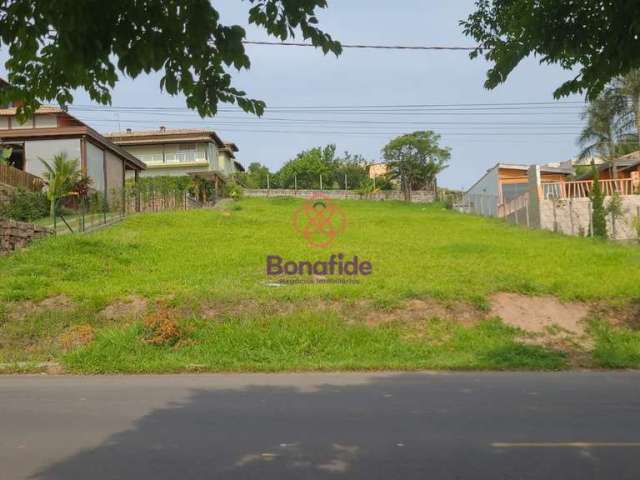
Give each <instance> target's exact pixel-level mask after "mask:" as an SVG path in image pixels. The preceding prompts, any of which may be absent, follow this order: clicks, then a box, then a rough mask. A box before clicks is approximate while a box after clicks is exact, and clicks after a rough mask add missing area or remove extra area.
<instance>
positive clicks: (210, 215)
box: [0, 199, 640, 303]
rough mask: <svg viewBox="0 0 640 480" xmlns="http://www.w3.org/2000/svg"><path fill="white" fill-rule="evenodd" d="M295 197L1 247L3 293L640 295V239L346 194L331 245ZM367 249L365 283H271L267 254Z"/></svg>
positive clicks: (102, 297)
mask: <svg viewBox="0 0 640 480" xmlns="http://www.w3.org/2000/svg"><path fill="white" fill-rule="evenodd" d="M297 206H299V202H297V201H295V200H290V199H277V200H263V199H245V200H242V201H241V202H240V204H239V207H240V209H239V210H230V211H226V212H225V211H217V210H192V211H189V212H168V213H159V214H145V215H138V216H133V217H130V218H128V219H127V220H126V221H125V222H123V223H122V224H119V225H116V226H114V227H112V228H108V229H105V230H102V231H99V232H95V233H93V234H91V235H84V236H76V235H73V236H64V237H59V238H54V239H50V240H46V241H44V242H40V244H38V245H36V246H34V247H33V248H30V249H28V250H26V251H23V252H19V253H17V254H14V255H11V256H9V257H4V258H0V277H1V278H2V279H3V281H2V282H0V299H4V300H16V299H29V298H31V299H41V298H46V297H50V296H53V295H57V294H65V295H67V296H69V297H71V298H74V299H76V300H78V301H81V302H87V301H91V302H94V301H98V302H102V303H107V302H110V301H113V300H115V299H118V298H121V297H122V296H124V295H129V294H139V295H142V296H146V297H150V298H154V297H159V296H166V295H169V294H171V295H175V296H176V297H178V298H179V299H185V300H186V299H191V298H195V299H204V298H207V299H212V298H213V299H227V300H228V299H242V298H252V299H255V298H273V297H276V298H281V299H290V298H314V297H316V298H317V297H324V298H344V297H350V298H358V297H364V298H372V299H378V300H380V301H381V302H386V301H397V300H398V299H401V298H409V297H420V296H428V297H437V298H445V299H461V298H463V299H468V300H478V299H483V298H486V296H487V295H489V294H491V293H492V292H497V291H517V292H523V293H530V294H542V293H549V294H554V295H558V296H560V297H562V298H564V299H582V300H590V299H607V300H611V299H620V300H627V299H632V298H638V297H640V282H638V281H637V278H638V277H637V275H634V274H633V273H634V272H636V273H637V272H638V271H639V270H640V249H639V248H637V247H636V246H621V245H612V244H606V243H602V242H598V241H593V240H589V239H581V238H573V237H565V236H561V235H555V234H552V233H549V232H542V231H534V230H529V231H527V230H524V229H522V228H519V227H515V226H509V225H506V224H503V223H502V222H500V221H498V220H491V219H486V218H479V217H473V216H465V215H462V214H458V213H454V212H450V211H446V210H444V209H442V208H441V207H440V206H439V205H432V206H420V205H405V204H403V203H397V202H380V203H373V202H359V201H350V202H349V201H345V202H342V203H341V206H342V207H343V208H344V210H345V211H346V214H347V216H348V221H349V224H348V228H347V231H346V232H345V233H344V235H343V236H341V237H340V238H339V239H338V241H336V243H335V245H334V246H333V248H331V249H330V250H328V251H323V250H313V249H309V248H308V247H307V246H306V245H305V242H304V241H303V239H302V238H300V236H299V235H298V234H296V233H295V232H294V231H293V229H292V228H291V215H292V212H293V210H294V209H295V208H296V207H297ZM332 252H334V253H338V252H340V253H344V254H345V255H358V256H359V257H360V258H361V259H362V258H365V259H368V260H371V262H372V263H373V267H374V273H373V275H371V276H369V277H367V278H366V279H364V281H363V282H362V283H361V284H360V285H355V286H349V287H345V286H344V285H322V286H318V285H312V286H294V287H286V288H272V287H269V286H267V281H266V280H267V279H266V275H265V257H266V256H267V255H270V254H278V255H281V256H283V257H285V258H290V259H297V260H304V259H324V258H326V257H327V256H328V255H329V253H332Z"/></svg>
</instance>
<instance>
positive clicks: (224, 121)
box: [83, 117, 581, 128]
mask: <svg viewBox="0 0 640 480" xmlns="http://www.w3.org/2000/svg"><path fill="white" fill-rule="evenodd" d="M83 118H84V120H86V121H89V122H95V121H105V122H125V123H126V122H132V123H149V124H156V123H157V122H155V121H153V120H145V119H139V118H133V119H122V118H120V119H111V118H90V117H83ZM172 122H173V123H181V124H203V123H211V124H215V125H247V126H263V125H268V124H273V123H275V124H277V125H283V124H293V125H299V124H311V125H335V126H342V125H344V126H347V127H350V126H359V125H373V126H376V125H398V126H423V127H428V126H435V125H438V126H443V125H445V126H458V125H461V126H478V127H488V128H491V127H494V126H499V127H507V128H509V127H517V128H520V127H527V128H529V127H580V126H581V124H580V123H577V122H490V123H488V122H441V121H435V122H434V121H422V122H409V121H407V122H392V121H391V122H390V121H368V120H329V119H296V118H261V119H252V120H242V119H237V118H226V117H222V118H220V119H212V120H202V119H192V120H173V121H172Z"/></svg>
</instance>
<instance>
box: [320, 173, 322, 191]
mask: <svg viewBox="0 0 640 480" xmlns="http://www.w3.org/2000/svg"><path fill="white" fill-rule="evenodd" d="M320 190H322V174H320Z"/></svg>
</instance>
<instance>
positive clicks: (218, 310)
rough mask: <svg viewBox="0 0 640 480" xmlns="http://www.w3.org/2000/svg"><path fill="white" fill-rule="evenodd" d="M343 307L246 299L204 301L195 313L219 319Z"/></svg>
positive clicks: (336, 303) (326, 302)
mask: <svg viewBox="0 0 640 480" xmlns="http://www.w3.org/2000/svg"><path fill="white" fill-rule="evenodd" d="M343 308H347V307H346V304H345V303H344V302H339V301H331V300H307V301H304V302H296V301H276V300H274V301H268V302H257V301H252V300H247V301H242V302H205V303H203V304H202V306H201V307H200V309H199V311H198V312H197V313H199V315H200V316H201V317H202V318H204V319H206V320H220V319H222V318H224V317H225V316H246V315H261V316H269V315H288V314H292V313H295V312H300V311H327V310H332V311H335V312H338V311H341V309H343Z"/></svg>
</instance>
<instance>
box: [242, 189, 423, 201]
mask: <svg viewBox="0 0 640 480" xmlns="http://www.w3.org/2000/svg"><path fill="white" fill-rule="evenodd" d="M244 195H245V196H247V197H298V198H308V197H311V196H312V195H323V196H325V197H327V198H331V199H334V200H404V195H403V194H402V192H400V191H399V190H384V191H380V192H377V193H372V194H369V195H362V194H359V193H358V192H354V191H352V190H291V189H277V190H276V189H274V190H267V189H245V190H244ZM411 201H412V202H413V203H431V202H433V201H435V194H434V193H433V192H431V191H425V190H418V191H415V192H412V193H411Z"/></svg>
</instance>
